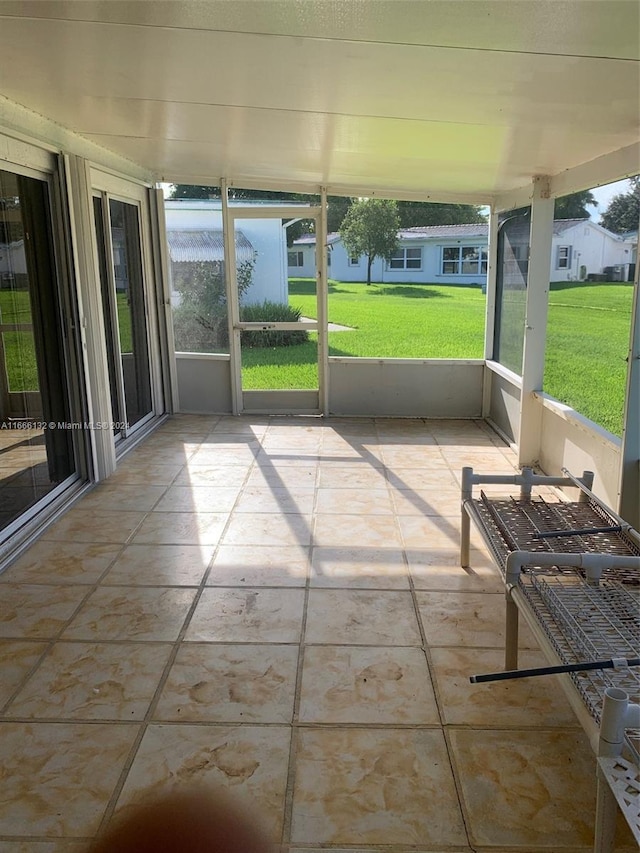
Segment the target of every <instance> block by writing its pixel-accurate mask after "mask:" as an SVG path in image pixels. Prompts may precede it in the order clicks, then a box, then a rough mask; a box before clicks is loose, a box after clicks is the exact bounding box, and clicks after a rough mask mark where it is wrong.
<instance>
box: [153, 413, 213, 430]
mask: <svg viewBox="0 0 640 853" xmlns="http://www.w3.org/2000/svg"><path fill="white" fill-rule="evenodd" d="M221 420H222V418H220V417H219V416H218V415H187V414H180V413H179V414H175V415H171V416H170V417H169V418H168V419H167V420H166V421H165V422H164V423H163V424H162V426H161V427H160V432H161V434H162V433H166V432H178V433H181V432H185V433H190V432H211V430H213V429H216V428H217V426H218V425H219V424H220V421H221Z"/></svg>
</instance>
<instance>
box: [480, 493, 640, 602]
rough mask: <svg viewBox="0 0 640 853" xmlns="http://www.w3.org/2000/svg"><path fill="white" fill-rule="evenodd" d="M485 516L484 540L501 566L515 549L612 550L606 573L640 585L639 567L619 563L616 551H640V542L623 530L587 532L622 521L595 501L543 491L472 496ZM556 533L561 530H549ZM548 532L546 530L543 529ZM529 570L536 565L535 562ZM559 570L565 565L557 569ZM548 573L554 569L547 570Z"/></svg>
mask: <svg viewBox="0 0 640 853" xmlns="http://www.w3.org/2000/svg"><path fill="white" fill-rule="evenodd" d="M470 503H471V505H472V507H473V510H474V514H475V515H476V517H477V519H478V521H479V522H480V525H481V529H482V532H483V534H484V536H485V541H486V542H487V544H488V545H489V547H490V549H491V551H492V553H493V556H494V557H495V559H496V561H497V562H498V565H499V566H500V567H501V569H502V571H503V572H504V571H505V568H506V561H507V557H508V555H509V554H510V552H512V551H533V552H537V551H539V552H541V553H545V554H548V553H561V554H562V553H564V554H570V553H579V554H611V555H613V557H614V559H613V560H612V564H611V566H610V567H609V568H607V569H605V571H604V573H603V578H605V579H615V580H617V581H619V582H620V583H622V584H625V585H629V586H640V570H636V569H629V568H625V569H623V568H620V567H616V565H615V556H616V555H620V556H625V557H629V556H640V546H639V545H638V543H637V542H636V541H635V540H634V539H632V538H631V537H630V536H629V535H628V534H627V533H625V532H624V531H622V530H609V531H606V532H600V533H593V532H591V533H590V532H585V531H589V530H593V529H598V528H600V529H601V528H603V527H604V528H616V527H617V526H618V521H617V519H616V518H615V517H614V516H611V515H609V513H607V511H606V510H605V509H604V508H603V507H601V506H600V505H599V504H598V503H596V502H595V501H592V500H589V501H587V502H585V503H582V502H563V501H557V502H553V501H547V500H545V499H544V498H542V497H537V496H536V497H532V498H528V499H526V498H525V499H523V498H515V497H493V496H492V497H488V496H487V495H486V494H485V493H484V492H481V496H480V498H479V499H473V500H472V501H470ZM549 533H557V534H561V535H554V536H549V535H544V534H549ZM540 534H543V535H540ZM529 571H535V567H531V568H530V569H529ZM556 571H557V572H558V573H562V572H563V571H566V570H561V569H556ZM544 573H545V574H548V573H549V569H545V570H544ZM568 573H569V574H571V575H573V574H574V571H573V570H571V571H570V572H568Z"/></svg>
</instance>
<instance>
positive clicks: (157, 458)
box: [127, 438, 195, 466]
mask: <svg viewBox="0 0 640 853" xmlns="http://www.w3.org/2000/svg"><path fill="white" fill-rule="evenodd" d="M194 452H195V449H194V448H192V449H190V450H187V449H186V447H185V446H184V445H182V446H180V447H176V446H175V445H174V446H173V447H170V448H168V447H163V446H162V445H156V444H155V442H154V441H153V438H151V439H150V440H149V441H148V442H144V444H142V445H140V447H137V448H136V449H135V450H132V451H131V452H130V453H129V454H128V455H127V462H129V463H130V464H131V465H143V466H144V465H155V464H157V463H160V464H162V465H186V463H187V461H188V460H189V459H190V458H192V457H193V455H194Z"/></svg>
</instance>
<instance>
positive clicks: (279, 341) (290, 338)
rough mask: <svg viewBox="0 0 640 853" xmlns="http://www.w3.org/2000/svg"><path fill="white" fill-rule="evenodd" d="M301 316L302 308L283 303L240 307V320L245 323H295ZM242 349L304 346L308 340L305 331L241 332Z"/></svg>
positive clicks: (267, 330) (264, 303) (266, 302)
mask: <svg viewBox="0 0 640 853" xmlns="http://www.w3.org/2000/svg"><path fill="white" fill-rule="evenodd" d="M301 316H302V308H295V307H294V306H293V305H287V304H286V303H284V302H269V301H265V302H261V303H255V304H253V305H242V306H240V319H241V320H242V321H243V322H245V323H297V322H298V321H299V320H300V317H301ZM241 339H242V346H244V347H253V348H257V347H262V348H265V347H292V346H298V345H299V344H305V343H306V342H307V341H308V340H309V334H308V332H307V330H306V329H299V330H298V329H296V330H295V331H292V332H285V331H281V330H279V329H265V330H264V331H262V330H260V331H257V332H248V331H244V332H242V338H241Z"/></svg>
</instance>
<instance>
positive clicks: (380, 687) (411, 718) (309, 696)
mask: <svg viewBox="0 0 640 853" xmlns="http://www.w3.org/2000/svg"><path fill="white" fill-rule="evenodd" d="M299 718H300V720H301V722H304V723H361V724H373V725H375V724H382V723H390V724H396V725H402V724H408V725H438V724H439V723H440V717H439V714H438V708H437V706H436V702H435V697H434V694H433V688H432V686H431V678H430V676H429V667H428V666H427V661H426V658H425V655H424V652H423V651H422V649H407V648H375V647H373V648H372V647H367V648H362V647H357V646H307V647H306V649H305V653H304V668H303V672H302V692H301V694H300V712H299Z"/></svg>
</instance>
